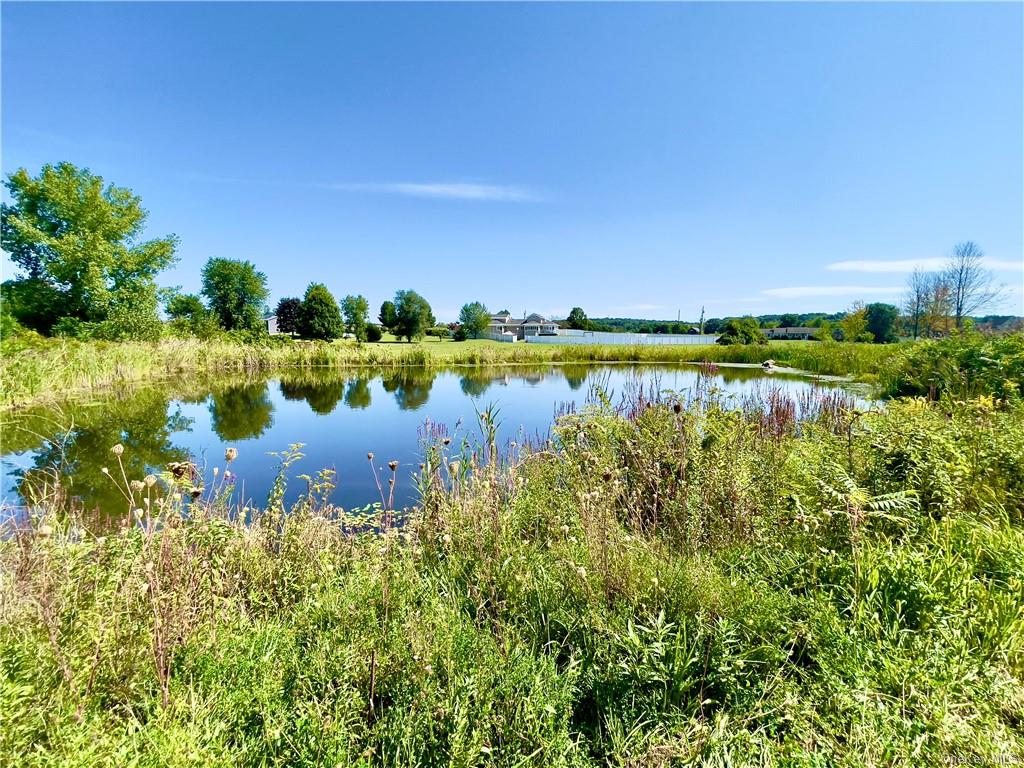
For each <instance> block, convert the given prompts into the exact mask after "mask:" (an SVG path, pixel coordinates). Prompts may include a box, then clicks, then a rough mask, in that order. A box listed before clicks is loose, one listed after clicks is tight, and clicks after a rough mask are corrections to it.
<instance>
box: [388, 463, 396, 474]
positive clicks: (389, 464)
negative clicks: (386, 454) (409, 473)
mask: <svg viewBox="0 0 1024 768" xmlns="http://www.w3.org/2000/svg"><path fill="white" fill-rule="evenodd" d="M388 469H390V470H391V471H392V472H394V471H395V470H397V469H398V462H397V461H389V462H388Z"/></svg>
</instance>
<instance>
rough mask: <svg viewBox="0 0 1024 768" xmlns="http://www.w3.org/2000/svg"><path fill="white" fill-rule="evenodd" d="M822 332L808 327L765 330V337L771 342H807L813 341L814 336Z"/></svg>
mask: <svg viewBox="0 0 1024 768" xmlns="http://www.w3.org/2000/svg"><path fill="white" fill-rule="evenodd" d="M820 330H821V329H820V328H809V327H807V326H787V327H783V328H765V329H764V335H765V336H767V337H768V339H769V340H773V339H777V340H785V341H806V340H807V339H813V338H814V335H815V334H816V333H817V332H818V331H820Z"/></svg>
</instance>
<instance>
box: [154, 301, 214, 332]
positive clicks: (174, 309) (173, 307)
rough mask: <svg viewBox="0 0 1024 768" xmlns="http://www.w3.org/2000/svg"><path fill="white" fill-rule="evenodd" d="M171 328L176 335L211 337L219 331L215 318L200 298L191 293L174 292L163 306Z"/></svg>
mask: <svg viewBox="0 0 1024 768" xmlns="http://www.w3.org/2000/svg"><path fill="white" fill-rule="evenodd" d="M165 309H166V311H167V317H168V318H169V319H170V325H171V329H172V330H173V331H174V333H175V334H176V335H178V336H195V337H196V338H198V339H212V338H213V337H214V336H216V335H217V334H218V332H219V331H220V326H219V325H218V324H217V318H216V317H214V315H213V313H212V312H211V311H210V310H208V309H207V308H206V305H205V304H203V302H202V299H200V298H199V297H198V296H196V295H195V294H192V293H175V294H174V295H172V296H171V297H170V298H169V299H168V300H167V305H166V307H165Z"/></svg>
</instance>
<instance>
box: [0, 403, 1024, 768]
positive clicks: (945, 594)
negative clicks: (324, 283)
mask: <svg viewBox="0 0 1024 768" xmlns="http://www.w3.org/2000/svg"><path fill="white" fill-rule="evenodd" d="M494 426H495V424H494V417H493V415H492V414H491V413H490V412H489V411H485V412H484V413H483V414H482V415H481V424H480V427H481V435H482V438H481V440H480V441H479V442H478V443H475V444H469V443H462V444H454V443H446V442H445V441H444V440H443V439H440V438H438V439H434V438H428V440H427V442H425V443H424V446H423V467H422V471H421V473H420V496H421V504H420V506H419V508H418V510H417V511H416V512H415V513H414V514H413V515H412V516H411V517H410V518H408V519H407V520H405V523H404V525H399V524H397V521H398V520H399V518H397V517H396V512H395V511H394V510H392V509H390V506H389V504H388V501H387V498H388V496H387V494H388V485H389V483H388V481H389V479H390V475H389V473H390V472H391V471H392V470H389V469H388V467H387V457H378V458H377V459H376V460H375V461H374V462H371V463H372V464H373V466H376V465H377V464H380V465H382V466H383V469H382V470H380V471H381V472H382V475H381V477H380V485H381V489H382V492H381V498H382V504H380V505H378V506H376V507H375V508H373V509H368V510H362V511H343V510H339V509H337V508H335V507H332V506H331V505H330V504H328V503H326V502H325V501H324V499H325V498H326V493H327V492H328V491H329V489H330V487H331V485H332V482H333V480H332V477H331V476H330V475H329V474H321V475H319V476H317V477H312V478H306V479H304V480H303V482H304V484H305V485H306V487H307V490H306V492H305V493H304V494H303V496H302V497H301V498H300V499H299V501H298V502H297V503H296V504H295V505H294V506H293V507H292V508H290V509H289V510H287V513H286V511H285V510H284V509H283V507H282V506H281V501H280V500H281V498H283V491H284V486H285V484H286V483H287V482H288V480H289V474H288V466H289V464H290V462H291V461H292V460H293V459H294V458H295V455H296V453H295V452H296V451H298V450H299V448H298V447H293V448H292V449H291V451H289V452H286V453H284V454H282V456H281V464H282V470H281V474H280V476H279V481H278V484H277V485H276V486H275V490H274V491H273V492H272V493H271V495H270V498H269V499H268V500H267V504H266V507H265V509H263V510H260V511H257V510H237V509H235V508H233V507H232V505H231V501H230V482H229V481H225V480H223V478H224V477H225V476H226V475H227V472H224V471H222V472H221V473H220V475H219V477H220V478H221V480H219V481H218V483H216V484H214V485H213V486H212V487H207V488H195V487H194V486H193V483H195V482H196V478H195V476H194V475H192V473H191V472H190V471H189V469H188V467H187V466H185V467H183V468H182V467H174V468H169V469H168V470H167V471H165V472H163V473H161V474H160V475H159V477H157V476H151V477H135V476H133V475H131V474H126V475H125V476H124V477H123V478H122V476H121V471H120V467H121V466H122V462H127V461H128V460H129V458H130V457H129V456H128V454H127V452H126V450H125V449H122V448H121V447H119V446H114V447H113V448H112V454H111V455H110V469H111V476H112V477H113V478H117V480H112V481H111V482H117V483H118V484H119V485H120V486H121V487H122V489H123V491H124V496H123V502H124V503H123V505H122V507H121V508H120V509H118V510H115V513H116V514H121V515H123V516H124V520H125V525H124V527H123V528H122V529H121V530H120V531H117V532H114V533H109V534H107V535H105V536H95V535H92V534H90V533H89V532H88V531H86V530H84V529H83V528H82V526H81V523H80V521H79V519H78V518H77V517H76V516H75V514H73V513H71V512H69V509H68V504H67V503H66V501H65V500H64V499H63V496H62V494H61V491H60V488H59V483H57V484H55V485H50V486H47V487H45V488H43V489H42V490H41V491H40V495H39V496H38V498H36V499H35V500H34V502H35V509H36V511H37V512H38V513H40V516H39V517H37V518H33V519H32V520H30V521H26V523H25V524H24V525H22V526H21V527H19V528H17V530H16V531H15V532H14V533H13V534H12V535H11V536H8V537H7V538H5V539H3V540H0V764H10V765H19V766H29V767H30V768H31V767H34V766H49V765H54V764H60V765H68V766H76V765H83V766H84V765H107V764H117V765H133V766H135V765H137V766H143V765H146V766H149V765H153V766H155V765H159V766H171V767H177V766H198V765H214V766H221V765H223V766H227V765H266V766H321V765H357V766H384V765H387V766H391V765H451V766H475V765H480V766H491V765H494V766H527V765H534V766H563V765H564V766H609V765H611V766H668V765H705V766H728V765H755V764H756V765H787V766H819V765H829V766H843V767H846V766H849V767H850V768H854V766H856V767H857V768H861V767H862V766H891V765H907V766H910V765H943V764H953V763H965V764H966V763H978V764H982V763H990V764H1005V763H1007V762H1012V761H1014V760H1020V759H1022V757H1024V729H1022V726H1021V723H1022V722H1024V608H1022V599H1021V595H1022V594H1024V529H1022V523H1024V406H1021V404H1020V403H1019V402H1018V403H1012V402H1005V403H1003V404H1001V405H1000V404H999V403H997V402H996V401H994V400H992V399H991V398H990V397H982V398H979V399H976V400H970V401H962V400H960V401H954V400H951V399H945V400H943V401H942V402H939V403H932V402H928V401H926V400H924V399H897V400H894V401H892V402H890V403H889V404H888V405H887V407H886V408H884V409H882V410H877V411H870V412H868V413H860V412H857V411H854V410H852V409H851V408H850V407H849V403H848V401H846V400H845V399H844V398H843V397H842V396H840V395H836V394H835V393H828V392H822V393H821V394H820V395H819V396H818V397H816V398H812V399H807V400H803V401H794V400H788V399H787V398H786V397H785V396H783V395H781V394H776V395H774V396H771V397H768V398H767V399H766V400H765V401H764V402H759V403H755V402H747V403H745V405H744V407H743V408H742V409H741V410H738V411H737V410H733V409H732V408H731V407H729V406H727V404H726V401H720V400H719V399H718V398H717V397H716V395H715V393H714V390H713V389H712V388H710V387H708V388H705V389H704V390H702V391H701V393H700V396H699V397H698V399H697V400H696V401H694V402H692V403H690V404H689V405H682V404H679V403H677V402H675V401H674V400H673V399H672V396H671V395H668V394H663V393H662V394H659V393H653V392H650V391H647V390H645V389H643V388H637V389H634V390H631V391H630V392H629V393H628V394H627V395H626V397H625V399H624V400H623V401H622V402H621V403H619V402H616V403H611V402H609V401H608V399H607V398H606V397H605V396H604V395H603V394H602V393H600V392H596V393H595V396H594V398H593V402H592V404H591V405H590V406H589V407H588V408H586V409H584V410H583V411H581V412H580V413H574V414H568V415H566V416H564V417H563V418H562V419H561V420H560V421H559V422H558V425H557V428H556V430H555V435H554V439H553V440H552V442H550V443H546V444H542V445H535V446H515V447H513V448H511V449H509V450H508V451H505V452H502V451H499V449H498V446H497V445H496V443H495V440H494V434H495V429H494ZM233 458H234V457H233V455H232V454H231V453H230V452H229V453H228V454H227V455H226V456H225V461H224V463H223V469H224V470H227V469H229V468H230V466H231V464H230V462H231V460H232V459H233ZM367 471H371V467H370V466H368V467H367ZM193 494H196V499H195V501H193V502H190V501H189V500H190V498H191V497H192V496H193Z"/></svg>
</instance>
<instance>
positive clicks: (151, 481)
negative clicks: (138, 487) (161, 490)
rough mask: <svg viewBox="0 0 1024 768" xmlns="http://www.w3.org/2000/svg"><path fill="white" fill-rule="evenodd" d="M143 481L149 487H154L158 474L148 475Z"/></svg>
mask: <svg viewBox="0 0 1024 768" xmlns="http://www.w3.org/2000/svg"><path fill="white" fill-rule="evenodd" d="M142 482H144V483H145V484H146V487H147V488H152V487H153V486H154V485H156V475H146V477H145V478H144V479H143V481H142Z"/></svg>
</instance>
